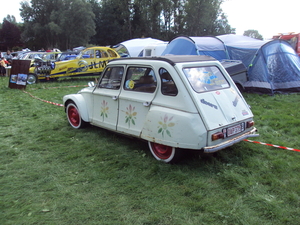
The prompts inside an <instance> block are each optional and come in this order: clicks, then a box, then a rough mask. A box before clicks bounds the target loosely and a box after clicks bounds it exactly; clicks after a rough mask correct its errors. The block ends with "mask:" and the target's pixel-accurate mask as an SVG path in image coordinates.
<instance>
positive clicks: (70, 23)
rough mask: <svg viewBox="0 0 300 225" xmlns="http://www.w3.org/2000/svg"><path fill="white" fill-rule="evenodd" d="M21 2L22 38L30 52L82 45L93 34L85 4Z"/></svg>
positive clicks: (54, 0)
mask: <svg viewBox="0 0 300 225" xmlns="http://www.w3.org/2000/svg"><path fill="white" fill-rule="evenodd" d="M30 3H31V4H30V5H29V3H28V2H21V17H22V18H23V20H24V32H23V33H22V38H23V40H25V41H26V42H31V43H32V44H33V43H34V45H35V46H34V48H42V47H46V48H54V47H56V48H62V49H66V48H70V47H72V46H73V47H74V46H76V45H85V44H87V43H88V41H89V39H90V37H91V36H92V35H94V34H95V22H94V16H95V15H94V14H93V12H92V9H91V6H90V4H89V3H88V2H87V1H86V0H31V2H30Z"/></svg>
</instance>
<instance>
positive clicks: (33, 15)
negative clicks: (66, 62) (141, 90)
mask: <svg viewBox="0 0 300 225" xmlns="http://www.w3.org/2000/svg"><path fill="white" fill-rule="evenodd" d="M223 1H224V0H100V1H97V0H31V1H30V3H28V2H27V1H22V2H21V3H20V15H21V17H22V20H23V22H22V23H18V24H17V23H16V22H15V18H14V17H13V16H9V15H8V16H7V17H6V18H4V20H3V23H2V24H1V27H0V28H1V29H0V44H1V46H0V47H3V46H7V47H9V48H13V47H14V46H19V45H20V44H21V43H22V44H23V46H25V47H28V48H30V49H31V50H38V49H41V48H59V49H61V50H67V49H72V48H73V47H77V46H82V45H83V46H88V45H115V44H118V43H120V42H122V41H125V40H129V39H132V38H140V37H152V38H156V39H160V40H165V41H169V40H171V39H172V38H174V37H176V36H178V35H187V36H216V35H221V34H230V33H235V29H234V28H232V27H231V26H230V25H229V24H228V20H227V17H226V15H225V14H224V13H223V11H222V9H221V4H222V2H223Z"/></svg>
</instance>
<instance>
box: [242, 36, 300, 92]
mask: <svg viewBox="0 0 300 225" xmlns="http://www.w3.org/2000/svg"><path fill="white" fill-rule="evenodd" d="M248 76H249V81H247V82H246V83H245V84H244V87H245V88H246V90H249V91H251V92H262V93H269V94H274V93H278V92H279V93H280V92H300V58H299V56H298V55H297V53H296V52H295V50H294V49H293V48H292V46H291V45H290V44H289V43H288V42H287V41H284V40H280V39H277V40H273V41H270V42H267V43H266V44H264V45H263V46H262V47H261V48H260V49H259V50H258V51H257V53H256V55H255V57H254V58H253V60H252V63H251V64H250V66H249V69H248Z"/></svg>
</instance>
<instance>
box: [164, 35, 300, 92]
mask: <svg viewBox="0 0 300 225" xmlns="http://www.w3.org/2000/svg"><path fill="white" fill-rule="evenodd" d="M168 54H173V55H209V56H212V57H214V58H216V59H217V60H219V61H222V60H240V61H241V62H242V63H243V64H244V66H245V67H246V68H247V74H248V78H247V79H248V81H246V82H245V83H244V84H243V86H244V88H245V89H246V90H248V91H251V92H263V93H270V94H274V93H276V92H295V91H296V92H299V91H300V62H299V60H300V58H299V57H298V55H297V54H296V52H295V50H294V49H293V48H292V46H291V45H290V44H289V43H288V42H286V41H283V40H272V41H261V40H257V39H254V38H250V37H246V36H242V35H234V34H227V35H220V36H217V37H186V36H180V37H177V38H174V39H173V40H172V41H170V42H169V44H168V45H167V47H166V49H165V51H164V52H163V53H162V55H168Z"/></svg>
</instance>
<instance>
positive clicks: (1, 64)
mask: <svg viewBox="0 0 300 225" xmlns="http://www.w3.org/2000/svg"><path fill="white" fill-rule="evenodd" d="M5 67H6V60H5V58H4V57H1V60H0V75H1V76H6V69H5Z"/></svg>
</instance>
